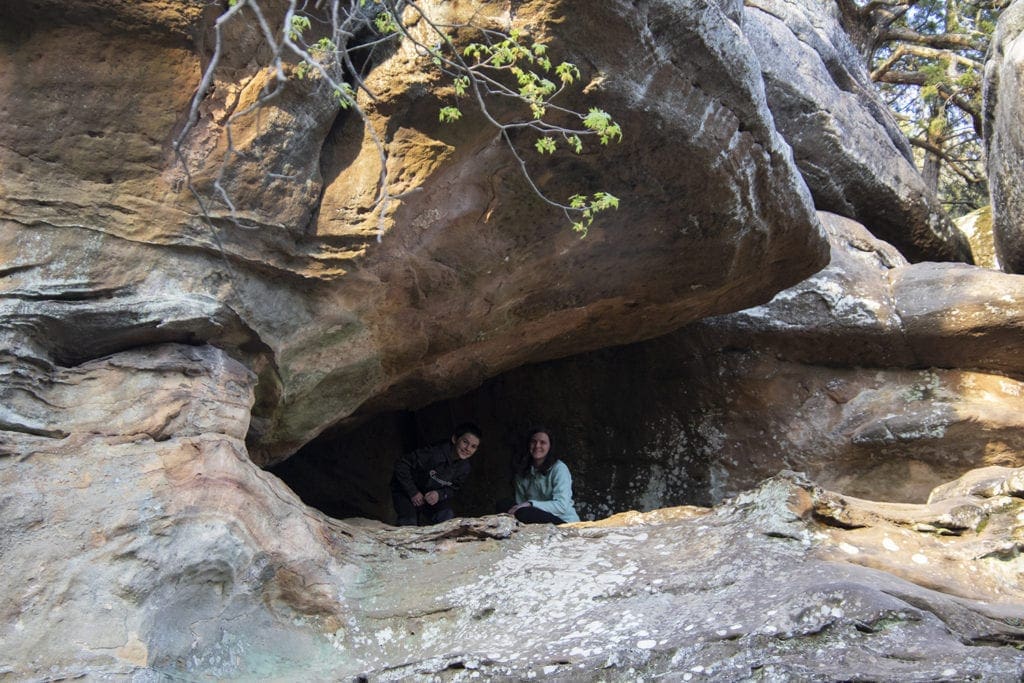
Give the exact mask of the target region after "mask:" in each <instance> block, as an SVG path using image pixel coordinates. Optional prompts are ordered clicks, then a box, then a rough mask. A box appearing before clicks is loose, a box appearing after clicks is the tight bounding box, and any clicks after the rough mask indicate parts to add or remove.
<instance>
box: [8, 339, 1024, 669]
mask: <svg viewBox="0 0 1024 683" xmlns="http://www.w3.org/2000/svg"><path fill="white" fill-rule="evenodd" d="M39 372H40V373H43V374H45V375H46V377H44V378H40V379H39V380H37V381H36V382H35V384H34V386H35V387H37V388H36V389H35V393H34V394H29V393H27V392H19V391H15V392H9V393H8V394H7V395H5V400H6V401H10V402H11V404H12V405H14V406H15V411H14V412H17V413H18V414H27V413H29V412H31V411H32V410H36V411H37V412H38V411H41V410H42V408H40V406H43V405H49V406H50V410H53V411H57V410H60V409H61V408H60V406H63V405H67V404H71V403H75V402H77V403H85V404H88V405H90V406H91V409H92V414H91V415H90V416H88V417H81V418H79V419H78V420H77V421H71V420H68V421H65V422H64V428H65V429H64V434H63V435H59V436H58V435H44V434H35V435H30V434H27V433H25V432H24V431H18V432H11V431H6V432H4V433H3V441H2V442H0V447H2V449H3V456H2V457H0V484H2V489H0V490H2V491H3V498H2V504H3V510H4V514H3V515H2V516H0V525H2V529H0V530H2V532H3V534H2V538H3V542H2V543H0V553H2V559H3V564H4V567H5V571H7V572H9V573H10V574H11V575H12V576H18V577H20V579H19V581H18V582H17V583H16V584H15V585H12V586H11V588H10V589H8V590H7V591H5V592H4V594H3V595H2V596H0V607H2V609H0V615H3V616H2V618H0V634H2V637H3V641H4V648H3V651H2V652H0V670H3V671H4V672H5V673H6V674H7V675H9V676H13V677H14V678H18V679H30V678H37V677H40V676H48V677H86V678H98V677H103V676H114V677H125V676H133V677H136V678H141V679H146V678H148V677H172V678H173V677H215V678H219V679H233V678H234V679H252V678H260V679H275V680H310V679H331V680H342V679H350V678H355V677H360V676H362V677H367V678H371V679H377V680H392V679H398V678H402V677H407V676H411V675H421V676H422V675H438V676H442V677H444V678H445V679H449V680H463V679H466V680H469V679H471V678H475V677H480V676H482V677H485V678H494V677H510V678H524V677H531V676H566V677H580V678H590V677H593V676H598V675H599V676H600V677H602V678H604V679H607V680H636V678H637V677H638V676H642V677H647V676H653V675H667V676H670V677H674V676H682V675H683V674H685V673H693V672H694V671H698V668H699V671H698V673H701V674H704V675H708V676H712V677H715V676H717V677H721V678H724V679H730V680H733V679H737V678H744V677H748V676H751V675H755V673H760V674H763V673H764V672H765V671H768V672H771V673H772V675H776V676H778V677H784V678H793V677H822V678H829V679H838V678H849V677H850V676H853V675H857V676H863V677H878V678H884V677H885V676H893V675H897V676H900V675H911V674H913V675H914V676H919V677H927V678H934V679H941V678H958V677H968V678H982V679H993V680H1015V679H1016V678H1019V677H1020V676H1021V675H1022V674H1024V660H1022V658H1021V657H1020V652H1019V650H1018V649H1017V648H1018V647H1019V646H1020V643H1021V642H1022V638H1024V629H1022V628H1021V624H1020V621H1019V617H1020V614H1021V609H1022V607H1024V604H1022V603H1024V588H1022V587H1021V585H1020V581H1019V577H1020V575H1021V571H1022V567H1021V566H1020V564H1021V562H1022V559H1021V554H1020V545H1021V542H1022V541H1021V538H1022V536H1021V533H1022V532H1021V528H1020V517H1021V515H1022V514H1024V507H1022V505H1024V504H1022V502H1021V494H1022V491H1021V490H1020V484H1021V480H1022V477H1021V470H1020V469H1014V470H1004V471H1000V472H993V471H988V472H985V473H983V474H982V475H980V476H979V477H977V479H978V481H972V482H966V481H965V482H963V483H961V484H954V485H951V486H950V487H947V488H945V489H943V490H942V491H941V492H937V493H936V495H935V496H933V500H932V502H931V503H930V504H929V505H903V506H894V505H880V504H874V503H870V502H867V501H862V500H857V499H854V498H848V497H843V496H840V495H838V494H834V493H829V492H827V491H824V490H821V489H819V488H817V487H816V486H814V485H812V484H811V483H809V482H807V481H805V480H803V479H801V478H800V477H798V476H796V475H792V474H788V475H786V476H783V477H778V478H775V479H773V480H770V481H768V482H766V483H765V484H764V485H762V486H761V487H759V488H758V489H757V490H754V491H751V492H749V493H746V494H744V495H742V496H739V497H737V498H735V499H734V500H730V501H727V502H725V503H723V504H722V505H721V506H719V507H717V508H715V509H713V510H708V509H699V508H685V509H679V510H665V511H661V512H659V513H657V514H649V515H640V514H632V515H624V516H623V517H620V518H619V519H617V520H609V522H606V523H605V524H603V525H600V526H588V525H586V524H580V525H576V526H574V527H565V528H560V529H556V528H553V527H548V526H539V527H532V528H518V527H517V526H516V524H515V522H514V520H513V519H512V518H511V517H508V516H494V517H486V518H481V519H461V520H453V521H452V522H448V523H445V524H443V525H439V526H436V527H430V528H423V529H387V528H384V527H383V526H381V525H380V524H379V523H371V522H367V521H362V522H359V521H353V522H352V523H346V522H339V521H337V520H331V519H328V518H326V517H324V516H323V515H321V514H319V513H317V512H315V511H312V510H310V509H309V508H306V507H305V506H303V505H302V504H301V503H300V502H299V501H298V500H297V499H296V498H295V497H294V495H292V494H291V493H290V492H289V491H288V490H287V489H286V488H285V487H284V486H283V485H282V484H281V483H280V482H279V481H277V480H276V479H274V478H273V477H271V476H269V475H267V474H266V473H264V472H262V471H261V470H259V469H258V468H257V467H256V466H255V465H254V464H253V463H252V462H251V461H250V460H249V459H248V458H247V457H246V452H245V446H244V443H243V442H242V440H241V438H242V435H243V434H244V433H245V431H246V415H247V409H248V407H249V405H251V402H252V396H253V394H252V382H253V376H252V374H251V373H249V372H248V371H247V370H245V369H244V368H243V367H242V366H241V365H240V364H238V363H236V362H234V361H232V360H231V359H230V358H228V357H227V356H226V355H225V354H224V353H223V352H221V351H218V350H215V349H212V348H210V347H183V346H179V345H165V346H160V347H154V348H151V349H149V350H147V351H144V352H143V351H132V352H124V353H120V354H115V355H113V356H110V357H108V358H105V359H101V360H97V361H93V362H90V363H88V364H85V365H83V366H81V367H78V368H75V369H60V368H55V369H52V370H49V371H44V370H42V369H39ZM126 376H128V381H125V378H126ZM38 387H45V388H44V389H39V388H38ZM154 395H155V396H157V397H160V398H161V399H162V400H161V401H160V402H161V403H162V404H164V405H166V406H167V411H166V413H163V414H160V415H155V416H153V419H152V420H150V421H149V422H147V421H146V420H143V419H140V418H139V417H138V416H137V415H136V414H134V412H133V411H132V409H131V407H132V406H133V405H148V404H147V403H146V402H145V401H144V399H145V398H147V397H151V396H154ZM97 396H100V397H109V398H110V399H111V400H109V401H103V400H97ZM138 425H143V426H146V425H148V426H149V428H148V429H147V430H146V431H145V432H142V431H139V430H138ZM753 558H756V561H755V560H754V559H753ZM823 634H824V636H825V637H823Z"/></svg>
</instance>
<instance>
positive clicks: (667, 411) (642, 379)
mask: <svg viewBox="0 0 1024 683" xmlns="http://www.w3.org/2000/svg"><path fill="white" fill-rule="evenodd" d="M821 220H822V224H823V225H824V226H825V227H826V230H827V232H828V234H829V236H830V239H831V242H832V259H831V263H830V265H829V266H828V267H827V268H825V269H824V270H822V271H821V272H820V273H818V274H816V275H814V276H813V277H811V278H809V279H807V280H806V281H804V282H802V283H800V284H799V285H797V286H796V287H793V288H790V289H788V290H785V291H783V292H781V293H779V294H778V295H777V296H776V297H775V298H774V299H773V300H772V301H771V302H770V303H768V304H765V305H763V306H759V307H755V308H752V309H748V310H744V311H740V312H737V313H733V314H730V315H727V316H720V317H715V318H710V319H707V320H704V321H701V322H700V323H697V324H695V325H692V326H689V327H687V328H684V329H682V330H680V331H678V332H676V333H673V334H670V335H666V336H664V337H661V338H658V339H654V340H651V341H648V342H644V343H641V344H634V345H630V346H625V347H619V348H610V349H604V350H601V351H597V352H593V353H589V354H583V355H579V356H574V357H572V358H568V359H564V360H560V361H551V362H547V363H542V364H539V365H535V366H530V367H523V368H518V369H516V370H514V371H512V372H509V373H506V374H505V375H502V376H501V377H499V378H497V379H495V380H493V381H490V382H486V383H484V384H483V385H482V386H481V387H480V388H479V389H477V390H475V391H473V392H470V393H469V394H467V395H465V396H463V397H460V398H458V399H454V400H451V401H444V402H440V403H438V404H435V405H433V406H430V407H428V408H426V409H424V410H421V411H417V412H416V413H415V414H414V415H390V416H384V417H381V418H379V419H378V420H377V421H375V422H371V423H369V424H368V425H366V426H365V427H363V428H361V429H360V430H357V431H355V432H353V433H349V434H341V435H333V436H331V437H329V438H325V439H324V440H323V441H320V442H317V443H314V444H311V445H310V446H309V447H308V448H306V449H304V450H303V451H302V452H300V454H299V455H298V456H296V458H295V459H294V461H290V462H289V463H287V464H286V465H285V466H282V470H280V471H279V473H280V474H281V476H282V477H284V478H285V479H286V481H288V482H289V483H291V484H292V485H293V486H294V487H295V488H296V490H297V491H299V492H300V494H301V495H303V497H304V498H305V499H307V500H310V501H312V502H314V503H316V504H317V505H319V506H322V508H323V509H325V510H332V511H334V512H336V513H338V514H345V515H354V514H359V515H368V516H373V517H377V518H380V519H389V518H390V515H391V511H390V501H389V496H388V493H387V481H388V476H389V472H390V465H391V463H392V461H393V459H394V458H395V457H396V456H397V454H398V453H401V452H402V451H403V450H408V449H409V448H411V447H412V446H414V445H416V441H415V440H413V441H411V442H410V441H407V440H403V438H398V437H396V435H402V434H404V435H405V439H408V438H410V437H412V438H413V439H416V438H418V439H420V443H422V442H423V441H426V440H430V439H436V438H443V437H444V435H445V430H446V429H449V428H450V427H451V426H452V425H453V424H454V423H453V420H455V421H457V420H459V419H466V418H473V419H476V420H478V421H479V422H480V423H481V424H482V425H483V427H484V431H485V433H486V434H487V438H486V439H485V442H484V445H483V447H482V448H481V450H480V452H479V453H478V454H477V455H476V456H475V461H474V464H475V466H476V468H477V473H476V474H475V475H474V478H473V480H472V482H471V484H470V486H469V490H468V491H466V492H465V494H464V495H463V496H462V499H461V500H462V504H463V508H462V510H463V511H464V512H466V513H470V514H483V513H486V512H489V511H492V510H493V504H494V500H495V499H496V498H497V497H499V495H501V494H504V493H506V492H508V491H509V483H508V474H507V473H508V466H509V462H511V460H512V458H513V457H515V456H516V455H517V454H519V453H521V452H522V449H523V448H524V445H523V443H522V440H521V437H522V435H521V434H520V431H521V430H523V429H526V427H527V426H529V425H531V424H534V423H542V424H545V425H547V426H549V427H551V428H553V429H554V432H555V446H556V447H557V448H558V450H559V452H560V454H561V456H562V457H563V458H564V459H565V460H566V462H567V463H568V464H569V466H570V469H571V470H572V472H573V476H574V489H575V494H576V501H577V507H578V509H579V510H580V511H581V512H582V514H583V515H584V517H590V518H599V517H603V516H606V515H609V514H612V513H614V512H616V511H619V510H622V509H625V508H638V509H642V510H652V509H655V508H658V507H664V506H672V505H683V504H692V503H698V504H704V505H709V504H713V503H715V502H717V501H719V500H721V499H722V498H723V497H726V496H731V495H735V494H737V493H739V492H741V491H744V490H746V489H747V488H749V487H752V486H756V485H757V483H758V482H760V481H761V480H763V479H764V478H765V477H770V476H772V475H774V474H775V473H776V472H778V471H779V470H780V469H784V468H787V469H792V470H796V471H803V472H806V473H808V475H809V476H811V477H813V478H814V479H815V481H819V482H821V483H822V485H824V486H827V487H828V488H831V489H833V490H837V491H841V492H843V493H847V494H850V495H856V496H860V497H864V498H870V499H875V500H889V501H904V502H923V501H924V500H925V499H926V498H927V496H928V492H929V491H930V490H931V489H932V488H933V487H935V486H937V485H939V484H940V483H942V482H944V481H947V480H949V479H954V478H956V477H958V476H960V474H962V473H963V472H964V471H966V470H970V469H972V468H977V467H985V466H993V465H1000V466H1010V467H1020V466H1022V465H1024V440H1022V438H1021V434H1022V433H1024V432H1022V427H1024V422H1022V419H1021V415H1022V414H1024V413H1022V412H1021V411H1022V409H1024V404H1022V403H1021V397H1022V396H1024V383H1022V376H1021V375H1022V368H1024V345H1022V341H1021V339H1022V337H1021V334H1020V330H1021V326H1022V325H1024V308H1022V302H1024V278H1021V277H1019V276H1016V275H1008V274H1005V273H999V272H995V271H992V270H988V269H982V268H977V267H975V266H968V265H963V264H943V263H920V264H908V263H907V262H906V260H905V259H904V258H903V257H902V256H900V254H899V253H898V252H896V250H895V249H893V248H892V247H891V246H890V245H888V244H886V243H884V242H881V241H879V240H877V239H875V238H873V237H872V236H871V235H870V234H869V233H868V232H867V231H866V230H865V229H864V228H863V227H862V226H860V225H858V224H856V223H854V222H852V221H850V220H847V219H843V218H840V217H838V216H834V215H831V214H825V213H822V214H821ZM353 478H354V479H355V482H358V483H355V482H352V479H353Z"/></svg>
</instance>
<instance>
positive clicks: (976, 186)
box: [837, 0, 1009, 216]
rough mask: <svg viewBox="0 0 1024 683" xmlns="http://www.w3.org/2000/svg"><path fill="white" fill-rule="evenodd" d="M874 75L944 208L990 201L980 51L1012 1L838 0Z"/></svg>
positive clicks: (957, 209) (964, 209)
mask: <svg viewBox="0 0 1024 683" xmlns="http://www.w3.org/2000/svg"><path fill="white" fill-rule="evenodd" d="M837 2H838V4H839V7H840V10H841V12H842V16H843V21H844V25H845V26H846V28H847V31H848V32H849V33H850V35H851V37H852V38H853V39H854V41H855V42H856V43H857V44H858V46H859V47H860V49H861V51H862V53H863V56H864V58H865V61H866V62H867V64H868V67H869V69H870V74H871V80H872V81H874V82H875V83H876V84H877V86H878V88H879V90H880V92H881V93H882V96H883V98H884V99H885V101H886V102H887V103H888V105H889V106H890V108H891V109H892V111H893V112H894V113H895V114H896V117H897V119H898V121H899V122H900V125H901V127H902V128H903V131H904V133H905V134H906V135H907V138H908V139H909V140H910V143H911V144H912V145H913V146H914V147H915V149H916V150H917V159H918V162H919V164H920V167H921V171H922V173H923V175H924V177H925V180H926V182H928V184H929V186H930V187H931V188H932V189H933V190H935V191H936V192H937V193H938V195H939V198H940V200H941V201H942V203H943V205H944V207H945V208H946V210H947V212H948V213H949V214H950V215H952V216H959V215H963V214H965V213H968V212H970V211H973V210H974V209H977V208H979V207H981V206H984V205H985V204H987V203H988V189H987V183H986V178H985V171H984V162H983V160H982V144H981V90H982V76H983V67H984V60H985V53H986V50H987V49H988V44H989V40H990V38H991V36H992V32H993V30H994V29H995V24H996V20H997V19H998V17H999V13H1000V12H1001V11H1002V10H1003V9H1004V8H1005V7H1006V6H1007V5H1008V4H1009V0H837Z"/></svg>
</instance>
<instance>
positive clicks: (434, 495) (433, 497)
mask: <svg viewBox="0 0 1024 683" xmlns="http://www.w3.org/2000/svg"><path fill="white" fill-rule="evenodd" d="M423 499H424V500H426V501H427V505H437V501H439V500H441V494H439V493H438V492H437V491H427V493H426V495H425V496H423Z"/></svg>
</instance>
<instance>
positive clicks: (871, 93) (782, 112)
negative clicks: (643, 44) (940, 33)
mask: <svg viewBox="0 0 1024 683" xmlns="http://www.w3.org/2000/svg"><path fill="white" fill-rule="evenodd" d="M743 34H744V36H745V37H746V38H747V39H748V40H749V41H750V43H751V45H752V46H753V47H754V49H755V51H756V52H757V54H758V59H759V60H760V63H761V69H762V73H763V75H764V82H765V92H766V93H767V97H768V106H769V107H770V108H771V111H772V115H773V116H774V118H775V125H776V126H777V127H778V129H779V132H780V133H781V134H782V136H783V137H784V138H785V139H786V142H788V143H789V144H790V145H791V146H792V148H793V156H794V158H795V160H796V163H797V166H798V167H799V168H800V173H801V174H802V175H803V177H804V180H806V181H807V185H808V187H810V189H811V193H812V194H813V195H814V203H815V206H816V207H817V208H818V209H820V210H823V211H831V212H833V213H836V214H839V215H842V216H846V217H848V218H851V219H853V220H856V221H858V222H860V223H862V224H863V225H865V226H867V228H868V229H869V230H870V231H871V232H872V233H873V234H874V235H876V236H877V237H878V238H879V239H882V240H885V241H886V242H889V243H890V244H893V245H895V246H896V247H897V248H898V249H899V250H900V252H901V253H903V254H904V255H906V257H907V258H909V259H910V260H911V261H963V262H966V263H973V260H972V256H971V248H970V245H969V244H968V243H967V240H966V239H964V236H963V235H962V234H961V233H960V231H959V230H957V229H956V226H955V225H954V224H953V222H952V221H951V220H950V219H949V218H948V217H947V216H946V214H945V212H944V211H943V210H942V207H941V205H940V204H939V201H938V198H937V197H936V196H935V194H934V193H933V192H932V191H930V190H929V189H928V188H927V186H926V185H925V183H924V180H923V179H922V178H921V175H920V173H919V172H918V170H917V168H916V166H915V164H914V160H913V156H912V154H911V150H910V145H909V144H908V143H907V140H906V137H905V136H904V135H903V133H902V132H901V131H900V130H899V128H898V126H897V125H896V122H895V121H894V120H893V117H892V114H891V112H890V111H889V109H888V108H887V107H886V106H885V104H884V103H882V101H881V99H880V98H879V97H878V93H877V91H876V90H875V88H874V86H873V84H872V83H871V81H870V78H869V77H868V74H867V72H866V70H865V66H864V59H863V57H862V56H861V55H860V54H858V52H857V50H856V49H855V48H854V46H853V44H852V42H851V41H850V38H849V37H848V35H847V34H846V32H845V31H844V29H843V27H842V25H841V23H840V17H839V10H838V8H837V6H836V4H835V3H834V2H825V3H822V2H820V1H818V0H796V1H794V0H747V1H746V2H745V3H744V14H743Z"/></svg>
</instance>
